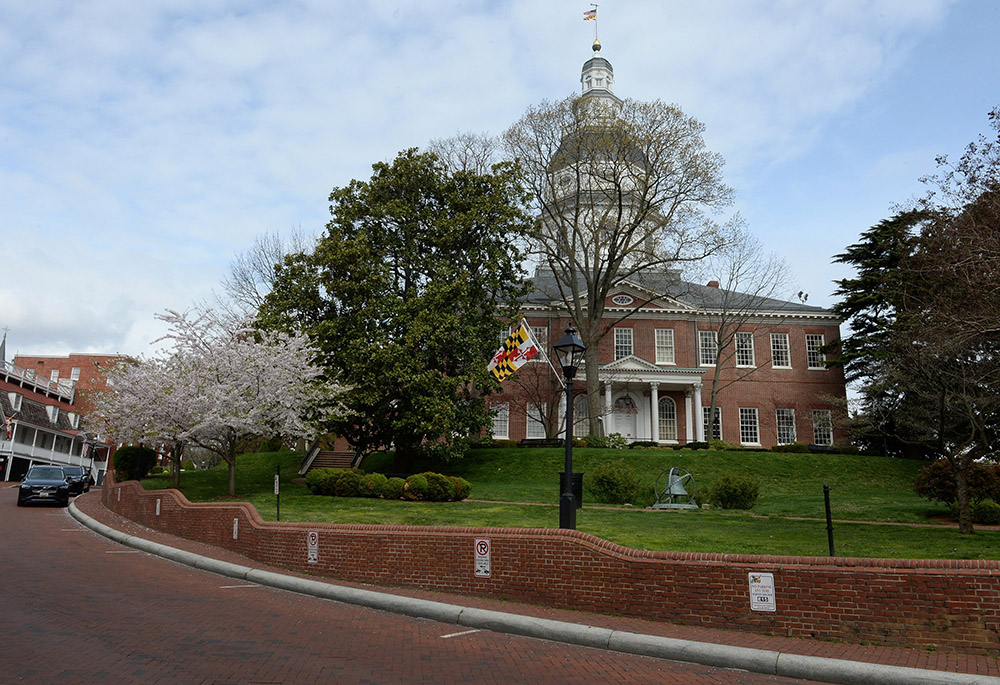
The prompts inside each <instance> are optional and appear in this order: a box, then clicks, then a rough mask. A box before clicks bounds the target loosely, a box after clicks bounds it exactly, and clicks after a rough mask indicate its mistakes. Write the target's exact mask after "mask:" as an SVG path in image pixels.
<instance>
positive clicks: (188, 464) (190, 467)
mask: <svg viewBox="0 0 1000 685" xmlns="http://www.w3.org/2000/svg"><path fill="white" fill-rule="evenodd" d="M181 468H182V469H183V470H185V471H194V462H193V461H191V460H190V459H185V460H184V463H183V464H181Z"/></svg>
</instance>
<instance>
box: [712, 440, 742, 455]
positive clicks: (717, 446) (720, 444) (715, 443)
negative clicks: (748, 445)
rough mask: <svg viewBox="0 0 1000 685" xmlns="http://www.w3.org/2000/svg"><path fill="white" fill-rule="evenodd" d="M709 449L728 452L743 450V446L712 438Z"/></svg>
mask: <svg viewBox="0 0 1000 685" xmlns="http://www.w3.org/2000/svg"><path fill="white" fill-rule="evenodd" d="M708 448H709V449H711V450H718V451H720V452H728V451H733V450H742V449H743V445H740V444H737V443H733V442H726V441H725V440H716V439H715V438H712V439H711V440H709V441H708Z"/></svg>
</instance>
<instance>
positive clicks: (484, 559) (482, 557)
mask: <svg viewBox="0 0 1000 685" xmlns="http://www.w3.org/2000/svg"><path fill="white" fill-rule="evenodd" d="M475 569H476V578H489V577H490V541H489V538H476V544H475Z"/></svg>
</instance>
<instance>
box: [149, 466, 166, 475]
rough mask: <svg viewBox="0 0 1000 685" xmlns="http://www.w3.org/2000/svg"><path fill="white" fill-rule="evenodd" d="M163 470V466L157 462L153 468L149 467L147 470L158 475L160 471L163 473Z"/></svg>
mask: <svg viewBox="0 0 1000 685" xmlns="http://www.w3.org/2000/svg"><path fill="white" fill-rule="evenodd" d="M163 470H164V469H163V467H162V466H160V465H159V464H157V465H156V466H154V467H153V468H151V469H150V470H149V472H150V473H151V474H153V475H154V476H158V475H160V474H161V473H163Z"/></svg>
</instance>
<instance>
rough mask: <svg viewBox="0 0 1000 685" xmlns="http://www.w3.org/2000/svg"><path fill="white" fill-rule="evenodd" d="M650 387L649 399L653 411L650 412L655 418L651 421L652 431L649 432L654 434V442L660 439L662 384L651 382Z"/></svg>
mask: <svg viewBox="0 0 1000 685" xmlns="http://www.w3.org/2000/svg"><path fill="white" fill-rule="evenodd" d="M649 387H650V388H651V390H650V392H649V399H650V400H651V401H650V404H651V405H652V411H651V412H650V414H651V415H652V417H653V420H652V421H651V422H650V423H651V424H652V425H651V429H652V430H651V431H650V433H649V434H650V435H652V436H653V437H652V440H653V442H659V441H660V384H659V383H650V384H649Z"/></svg>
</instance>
